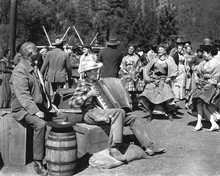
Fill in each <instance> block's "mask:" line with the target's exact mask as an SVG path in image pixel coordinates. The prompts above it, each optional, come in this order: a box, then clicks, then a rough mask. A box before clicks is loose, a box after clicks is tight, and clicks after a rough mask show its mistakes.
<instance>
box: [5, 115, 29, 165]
mask: <svg viewBox="0 0 220 176" xmlns="http://www.w3.org/2000/svg"><path fill="white" fill-rule="evenodd" d="M6 123H7V124H8V125H9V126H8V139H9V150H8V151H9V154H8V158H9V165H14V166H16V165H17V166H20V165H25V164H26V140H27V128H26V127H24V126H22V125H21V124H20V123H19V122H17V121H16V120H15V119H14V118H13V117H12V116H8V118H7V120H6Z"/></svg>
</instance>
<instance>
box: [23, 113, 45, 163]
mask: <svg viewBox="0 0 220 176" xmlns="http://www.w3.org/2000/svg"><path fill="white" fill-rule="evenodd" d="M24 121H25V122H26V123H27V124H28V125H30V126H31V127H32V128H33V129H34V136H33V159H34V160H43V158H44V146H45V131H46V122H45V121H44V120H43V119H40V118H39V117H38V116H36V115H33V116H31V115H29V114H27V115H26V116H25V117H24Z"/></svg>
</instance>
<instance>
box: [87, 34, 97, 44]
mask: <svg viewBox="0 0 220 176" xmlns="http://www.w3.org/2000/svg"><path fill="white" fill-rule="evenodd" d="M98 34H99V33H97V34H96V35H95V37H94V38H93V40H92V41H91V43H90V44H89V45H92V43H93V42H94V41H95V39H96V37H97V35H98Z"/></svg>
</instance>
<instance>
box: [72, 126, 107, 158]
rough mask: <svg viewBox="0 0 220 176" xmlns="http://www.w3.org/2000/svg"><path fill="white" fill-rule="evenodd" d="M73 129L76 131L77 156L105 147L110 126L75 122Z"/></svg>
mask: <svg viewBox="0 0 220 176" xmlns="http://www.w3.org/2000/svg"><path fill="white" fill-rule="evenodd" d="M74 130H75V131H76V138H77V150H78V158H80V157H82V156H83V155H84V154H86V153H95V152H98V151H101V150H103V149H105V148H107V146H108V135H109V131H110V126H108V125H103V126H101V127H100V126H97V125H88V124H86V123H77V124H76V125H75V126H74Z"/></svg>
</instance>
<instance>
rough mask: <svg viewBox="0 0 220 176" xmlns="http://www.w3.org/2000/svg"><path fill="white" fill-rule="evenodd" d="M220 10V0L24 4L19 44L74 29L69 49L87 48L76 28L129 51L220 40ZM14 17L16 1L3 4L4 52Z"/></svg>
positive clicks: (32, 0)
mask: <svg viewBox="0 0 220 176" xmlns="http://www.w3.org/2000/svg"><path fill="white" fill-rule="evenodd" d="M219 9H220V1H218V0H212V1H207V0H200V1H192V0H81V1H80V0H18V13H17V40H16V44H18V43H20V42H23V41H33V42H35V43H36V44H37V45H48V41H47V38H46V35H45V34H44V31H43V28H42V26H44V27H45V29H46V30H47V32H48V35H49V37H50V40H51V42H53V41H54V40H55V39H56V38H61V37H62V36H63V34H64V33H65V31H66V30H67V29H68V27H71V30H69V32H68V34H67V37H66V39H67V41H68V43H69V45H81V43H80V41H79V39H78V37H77V35H76V32H75V31H74V30H73V28H72V26H73V25H74V26H75V27H76V29H77V31H78V32H79V34H80V36H81V38H82V40H83V42H84V43H87V44H89V43H90V42H91V41H92V39H93V38H94V36H95V35H96V34H97V33H98V36H97V41H96V44H98V45H101V46H104V45H105V42H106V41H107V40H108V38H109V36H111V35H114V36H117V37H118V39H119V40H120V41H121V43H122V44H121V45H120V47H121V48H122V49H123V50H124V49H125V48H126V47H127V45H128V44H131V43H132V44H133V43H135V44H138V45H140V46H142V47H143V48H144V49H146V50H147V49H148V47H149V45H151V44H152V43H155V42H161V41H168V42H170V41H171V40H173V39H174V37H173V36H174V35H177V34H179V35H185V39H186V40H191V41H192V42H201V41H202V40H203V39H204V38H205V37H210V38H213V39H214V38H218V37H219V35H220V30H219V28H220V25H219V23H220V15H219V13H218V10H219ZM9 15H10V1H9V0H0V53H2V52H1V51H2V50H3V49H5V48H7V47H8V44H9V43H8V41H9V40H8V39H9ZM94 44H95V43H94Z"/></svg>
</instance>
